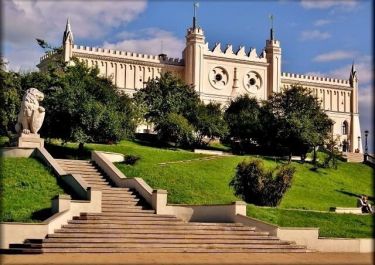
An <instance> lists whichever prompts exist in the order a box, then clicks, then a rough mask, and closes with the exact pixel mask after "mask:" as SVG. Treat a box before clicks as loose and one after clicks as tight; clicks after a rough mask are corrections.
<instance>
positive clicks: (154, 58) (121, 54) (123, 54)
mask: <svg viewBox="0 0 375 265" xmlns="http://www.w3.org/2000/svg"><path fill="white" fill-rule="evenodd" d="M73 52H80V53H87V54H95V55H102V56H111V57H117V58H126V59H138V60H139V59H144V60H145V61H150V62H154V63H164V64H173V65H182V64H183V60H182V59H179V58H169V57H166V58H162V57H160V58H159V56H158V55H150V54H142V53H135V52H127V51H119V50H112V49H105V48H96V47H89V46H78V45H74V46H73Z"/></svg>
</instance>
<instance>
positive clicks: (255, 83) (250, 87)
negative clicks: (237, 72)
mask: <svg viewBox="0 0 375 265" xmlns="http://www.w3.org/2000/svg"><path fill="white" fill-rule="evenodd" d="M243 84H244V86H245V88H246V90H247V91H249V92H250V93H255V92H256V91H258V90H259V89H260V88H261V87H262V84H263V81H262V78H261V77H260V75H259V74H258V73H257V72H254V71H250V72H248V73H247V74H245V76H244V78H243Z"/></svg>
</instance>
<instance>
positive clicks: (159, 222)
mask: <svg viewBox="0 0 375 265" xmlns="http://www.w3.org/2000/svg"><path fill="white" fill-rule="evenodd" d="M68 224H90V225H96V224H123V225H168V226H177V225H179V226H180V225H184V226H203V227H205V226H206V227H244V226H243V225H242V224H238V223H185V222H182V221H179V220H170V219H167V220H135V221H134V220H133V221H132V220H127V221H124V220H70V221H68Z"/></svg>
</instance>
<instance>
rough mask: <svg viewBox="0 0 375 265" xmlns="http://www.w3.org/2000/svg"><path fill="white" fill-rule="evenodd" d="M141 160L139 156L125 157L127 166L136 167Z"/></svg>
mask: <svg viewBox="0 0 375 265" xmlns="http://www.w3.org/2000/svg"><path fill="white" fill-rule="evenodd" d="M139 159H140V157H139V156H136V155H125V157H124V162H123V163H124V164H126V165H131V166H132V165H135V163H137V161H138V160H139Z"/></svg>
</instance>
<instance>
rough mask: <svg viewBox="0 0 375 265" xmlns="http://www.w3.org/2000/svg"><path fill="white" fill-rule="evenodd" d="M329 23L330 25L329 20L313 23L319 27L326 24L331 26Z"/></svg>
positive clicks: (319, 20)
mask: <svg viewBox="0 0 375 265" xmlns="http://www.w3.org/2000/svg"><path fill="white" fill-rule="evenodd" d="M331 23H332V21H331V20H329V19H318V20H316V21H315V22H314V26H316V27H321V26H324V25H328V24H331Z"/></svg>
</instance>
